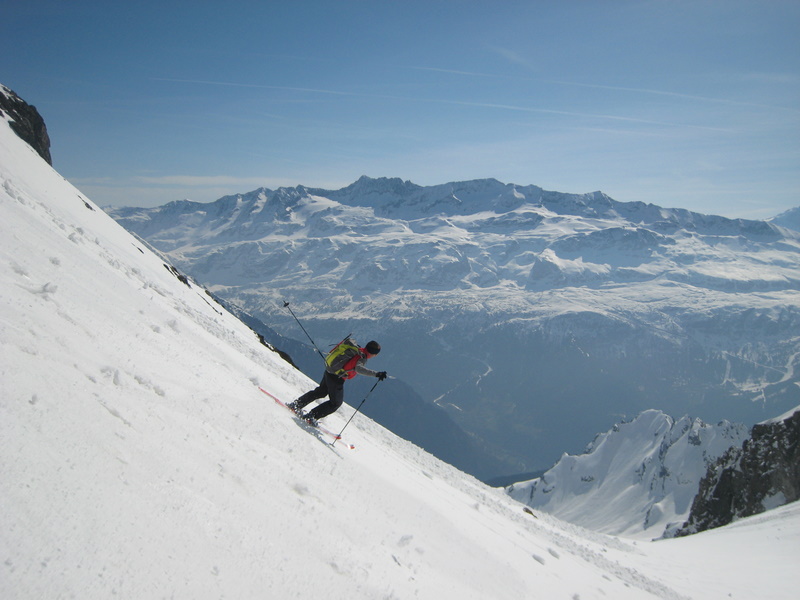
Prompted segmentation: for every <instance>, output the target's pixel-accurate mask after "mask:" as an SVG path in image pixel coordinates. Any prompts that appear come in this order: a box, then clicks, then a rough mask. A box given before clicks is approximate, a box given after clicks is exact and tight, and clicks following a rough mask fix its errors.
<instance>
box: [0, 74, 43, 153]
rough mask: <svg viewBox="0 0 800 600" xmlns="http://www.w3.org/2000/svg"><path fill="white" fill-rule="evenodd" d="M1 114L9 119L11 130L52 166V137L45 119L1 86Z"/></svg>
mask: <svg viewBox="0 0 800 600" xmlns="http://www.w3.org/2000/svg"><path fill="white" fill-rule="evenodd" d="M0 112H2V113H3V114H4V115H5V116H7V117H8V119H9V122H10V125H11V129H12V130H13V131H14V133H16V134H17V135H18V136H19V137H20V138H22V139H23V140H25V142H26V143H27V144H28V145H29V146H30V147H31V148H33V149H34V150H36V152H38V153H39V156H41V157H42V158H43V159H45V160H46V161H47V164H49V165H52V164H53V161H52V158H51V157H50V136H48V135H47V127H46V126H45V124H44V119H42V116H41V115H40V114H39V111H37V110H36V107H35V106H31V105H30V104H28V103H27V102H25V101H24V100H23V99H22V98H20V97H19V96H17V94H15V93H14V92H13V91H11V90H10V89H8V88H7V87H6V86H4V85H2V84H0Z"/></svg>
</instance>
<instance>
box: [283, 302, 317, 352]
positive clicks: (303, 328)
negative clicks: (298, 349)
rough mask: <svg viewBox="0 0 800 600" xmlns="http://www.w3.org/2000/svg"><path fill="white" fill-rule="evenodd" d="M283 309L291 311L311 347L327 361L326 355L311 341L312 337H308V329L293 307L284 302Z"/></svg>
mask: <svg viewBox="0 0 800 600" xmlns="http://www.w3.org/2000/svg"><path fill="white" fill-rule="evenodd" d="M283 307H284V308H288V309H289V312H290V313H292V316H293V317H294V320H295V321H297V324H298V325H300V329H302V330H303V333H305V334H306V337H307V338H308V339H309V340H310V341H311V345H312V346H314V350H316V351H317V354H319V355H320V356H321V357H322V360H325V355H324V354H322V352H320V351H319V348H317V345H316V344H315V343H314V340H312V339H311V336H310V335H308V332H307V331H306V328H305V327H303V324H302V323H301V322H300V319H298V318H297V315H296V314H294V311H293V310H292V307H291V306H289V303H288V302H286V301H284V302H283Z"/></svg>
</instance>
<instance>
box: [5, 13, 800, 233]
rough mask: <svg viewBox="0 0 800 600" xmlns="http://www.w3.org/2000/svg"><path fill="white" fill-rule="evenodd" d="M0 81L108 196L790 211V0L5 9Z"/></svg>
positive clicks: (797, 83)
mask: <svg viewBox="0 0 800 600" xmlns="http://www.w3.org/2000/svg"><path fill="white" fill-rule="evenodd" d="M2 12H3V16H2V20H0V83H3V84H4V85H6V86H8V87H10V88H11V89H13V90H14V91H16V92H17V93H18V94H20V95H21V96H22V97H23V98H24V99H26V100H27V101H28V102H29V103H31V104H34V105H36V107H37V108H38V109H39V110H40V112H41V113H42V114H43V116H44V117H45V120H46V122H47V125H48V129H49V132H50V135H51V138H52V153H53V161H54V166H55V167H56V168H57V169H58V170H59V171H60V172H61V173H62V174H63V175H64V176H65V177H67V179H69V180H70V181H71V182H72V183H74V184H75V185H76V186H77V187H78V188H80V189H81V190H82V191H84V192H85V193H86V194H87V195H88V196H89V197H90V198H92V199H93V200H95V201H96V202H98V203H100V204H102V205H107V204H114V205H149V206H152V205H158V204H163V203H166V202H168V201H171V200H175V199H181V198H189V199H192V200H197V201H201V202H206V201H211V200H214V199H216V198H219V197H220V196H222V195H225V194H231V193H238V192H246V191H249V190H252V189H255V188H257V187H260V186H266V187H269V188H273V189H274V188H277V187H280V186H283V185H291V186H294V185H299V184H302V185H306V186H313V187H323V188H329V189H338V188H340V187H343V186H345V185H348V184H349V183H352V182H353V181H355V180H356V179H357V178H358V177H360V176H361V175H369V176H371V177H384V176H385V177H400V178H402V179H408V180H411V181H413V182H414V183H417V184H420V185H433V184H438V183H445V182H448V181H460V180H467V179H476V178H484V177H493V178H496V179H499V180H500V181H503V182H506V183H516V184H520V185H527V184H535V185H538V186H541V187H543V188H545V189H548V190H557V191H561V192H590V191H594V190H602V191H604V192H606V193H607V194H609V195H610V196H612V197H613V198H615V199H617V200H621V201H636V200H638V201H644V202H652V203H654V204H658V205H661V206H666V207H680V208H688V209H691V210H696V211H700V212H704V213H712V214H721V215H725V216H730V217H746V218H767V217H770V216H774V215H775V214H778V213H779V212H782V211H784V210H787V209H789V208H792V207H795V206H800V42H798V41H797V32H798V31H799V30H800V2H797V1H796V0H791V1H779V0H775V1H773V0H757V1H749V0H748V1H745V0H741V1H740V0H720V1H710V0H709V1H704V0H694V1H682V0H670V1H665V0H648V1H642V0H618V1H615V0H608V1H600V0H598V1H588V0H585V1H571V0H564V1H559V2H556V1H535V0H530V1H527V2H503V1H499V0H494V1H485V2H484V1H479V0H475V1H439V0H427V1H424V2H417V1H415V0H406V1H395V2H389V1H384V2H379V1H367V0H362V1H342V2H319V1H318V2H308V1H304V0H294V1H291V2H290V1H285V2H283V1H282V2H277V1H262V2H238V1H236V0H231V1H229V2H211V1H208V2H205V1H202V0H195V1H194V2H184V1H181V0H174V1H173V0H162V1H160V2H149V1H137V2H107V1H103V2H88V1H87V2H83V1H80V0H73V1H71V2H66V1H55V0H53V1H49V2H48V1H41V2H40V1H37V0H24V1H23V0H10V1H9V0H5V2H4V6H3V9H2Z"/></svg>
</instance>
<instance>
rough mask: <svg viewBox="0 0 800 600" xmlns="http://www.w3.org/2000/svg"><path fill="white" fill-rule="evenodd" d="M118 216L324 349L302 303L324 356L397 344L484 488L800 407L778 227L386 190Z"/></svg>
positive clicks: (797, 282) (387, 185) (796, 322)
mask: <svg viewBox="0 0 800 600" xmlns="http://www.w3.org/2000/svg"><path fill="white" fill-rule="evenodd" d="M109 212H110V214H111V215H112V216H113V217H114V218H115V219H116V220H117V221H118V222H119V223H121V224H122V225H123V226H124V227H126V228H127V229H128V230H130V231H132V232H134V233H136V234H137V235H139V236H141V238H143V239H145V240H147V242H149V243H150V244H152V245H153V246H154V247H155V248H157V249H158V250H160V251H161V252H163V253H164V255H165V256H166V257H167V258H168V259H169V260H170V261H171V262H172V263H173V264H175V265H176V266H177V267H179V268H180V269H182V270H184V271H185V272H187V273H188V274H190V275H191V276H192V277H194V278H196V280H197V281H199V282H201V283H202V284H203V285H205V286H207V287H208V288H209V289H210V290H211V291H212V292H213V293H214V294H216V295H218V296H219V297H221V298H223V299H224V300H225V301H226V302H229V303H231V304H233V305H236V306H237V307H239V308H240V309H241V310H243V311H245V312H247V313H249V314H251V315H253V316H255V317H256V318H258V319H260V320H262V321H264V322H265V323H267V324H269V326H270V327H272V328H273V329H274V330H276V331H278V332H279V333H281V334H282V335H285V336H289V337H295V338H296V339H303V333H302V332H301V330H300V328H299V327H298V325H297V323H295V322H294V319H293V318H292V317H291V316H290V315H289V314H288V312H287V311H286V309H285V308H284V302H285V301H289V302H290V306H291V307H293V310H294V312H295V313H296V315H297V316H298V317H299V318H300V319H301V320H302V322H303V323H304V326H305V328H306V329H307V330H308V331H309V332H311V333H312V334H313V338H314V339H315V340H316V341H317V342H318V343H319V344H318V345H320V346H321V347H323V348H324V347H325V346H326V345H327V344H332V343H336V342H337V341H338V340H340V339H341V338H342V337H343V336H344V335H346V334H348V333H351V332H353V333H355V334H356V337H357V339H364V340H366V339H378V340H379V341H380V342H381V344H382V345H383V347H384V352H383V353H382V354H381V356H380V357H379V358H378V359H376V361H377V362H379V363H380V368H381V369H382V370H387V371H388V372H389V373H390V374H391V375H395V376H397V377H399V378H400V379H401V380H402V381H403V382H405V383H406V384H407V385H408V386H409V387H410V388H411V389H412V390H413V391H414V392H415V393H416V394H418V395H419V397H421V398H422V399H423V400H424V401H425V402H426V403H428V404H429V405H435V406H438V407H440V408H441V409H443V410H444V411H445V412H446V413H447V415H449V417H450V418H451V419H452V420H453V421H454V422H455V423H456V424H458V425H459V426H460V427H461V428H462V429H463V430H464V431H466V432H467V434H468V435H469V436H470V437H471V438H473V439H474V440H475V441H476V442H477V443H478V444H479V446H480V447H482V448H483V449H484V453H485V454H486V455H487V456H491V458H492V459H493V460H495V462H494V463H493V464H492V465H489V464H479V463H478V462H474V461H473V462H471V464H467V465H460V466H461V468H465V469H466V470H467V471H469V472H471V473H473V474H476V475H477V476H479V477H482V478H484V479H486V478H491V477H494V476H498V475H506V474H509V473H514V472H522V471H533V470H536V469H546V468H548V467H550V466H552V464H553V463H554V462H555V461H556V460H557V459H558V458H559V456H561V455H562V453H564V452H568V453H578V452H580V451H581V450H582V449H583V447H584V446H585V444H586V440H590V439H592V438H593V437H594V435H595V434H596V432H598V431H604V430H607V429H608V428H610V427H612V426H613V425H614V424H616V423H618V422H619V421H620V420H624V419H625V418H627V419H631V418H633V417H635V416H636V415H638V414H639V413H641V412H642V411H644V410H648V409H657V410H662V411H663V412H665V413H666V414H670V415H683V414H691V415H694V416H695V417H697V418H701V419H703V420H704V421H706V422H718V421H721V420H724V419H727V420H729V421H731V422H740V423H744V424H745V425H748V426H749V425H752V424H754V423H756V422H759V421H762V420H764V419H767V418H770V417H773V416H774V415H776V414H780V413H782V412H785V411H787V410H789V409H790V408H793V407H794V406H796V405H798V404H800V386H798V383H799V382H800V375H799V374H800V369H797V366H798V357H800V335H799V332H800V233H798V232H797V231H794V230H792V229H789V228H786V227H782V226H780V225H777V224H775V223H772V222H767V221H753V220H744V219H729V218H725V217H720V216H713V215H704V214H699V213H696V212H691V211H688V210H684V209H674V208H663V207H659V206H655V205H652V204H644V203H641V202H618V201H615V200H613V199H612V198H610V197H608V196H607V195H605V194H603V193H601V192H593V193H588V194H568V193H559V192H551V191H545V190H543V189H541V188H539V187H536V186H530V185H529V186H519V185H514V184H505V183H501V182H499V181H496V180H492V179H486V180H476V181H465V182H454V183H448V184H443V185H437V186H428V187H423V186H418V185H415V184H413V183H411V182H408V181H402V180H400V179H396V178H395V179H391V178H380V179H371V178H368V177H362V178H361V179H359V180H358V181H356V182H355V183H353V184H352V185H350V186H347V187H345V188H342V189H339V190H320V189H311V188H306V187H303V186H298V187H295V188H281V189H278V190H274V191H273V190H268V189H263V188H262V189H258V190H254V191H252V192H249V193H246V194H239V195H233V196H227V197H224V198H221V199H219V200H217V201H216V202H212V203H208V204H203V203H195V202H190V201H176V202H171V203H169V204H166V205H164V206H161V207H156V208H116V209H109ZM301 367H302V368H304V369H306V372H307V373H308V374H309V375H310V376H312V377H314V378H317V377H318V376H319V373H318V371H319V370H320V366H319V363H318V362H316V363H311V364H306V365H302V364H301ZM376 368H377V367H376ZM391 402H392V403H400V405H399V406H398V407H397V408H396V409H395V412H397V413H398V415H397V416H398V417H399V420H400V421H403V414H402V413H403V405H402V402H403V400H402V397H398V398H394V397H393V398H392V400H391ZM376 403H377V399H376ZM418 418H419V415H418V414H417V413H414V414H413V415H412V414H409V415H408V419H406V421H412V420H416V421H418ZM451 450H452V449H451ZM496 461H501V466H499V467H498V466H496V465H497V463H496ZM501 470H502V472H501Z"/></svg>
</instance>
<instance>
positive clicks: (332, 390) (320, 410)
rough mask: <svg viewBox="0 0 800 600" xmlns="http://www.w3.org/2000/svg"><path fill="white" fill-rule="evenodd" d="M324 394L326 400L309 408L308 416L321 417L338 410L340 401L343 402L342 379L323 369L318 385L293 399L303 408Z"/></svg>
mask: <svg viewBox="0 0 800 600" xmlns="http://www.w3.org/2000/svg"><path fill="white" fill-rule="evenodd" d="M325 396H328V398H329V399H328V401H327V402H323V403H322V404H320V405H319V406H317V407H316V408H314V409H312V410H310V411H309V412H308V416H310V417H312V418H314V419H322V418H323V417H327V416H328V415H330V414H332V413H335V412H336V411H337V410H339V407H340V406H341V405H342V402H344V379H342V378H341V377H337V376H336V375H333V374H331V373H328V372H327V371H325V373H324V374H323V375H322V380H321V381H320V382H319V386H318V387H316V388H315V389H313V390H311V391H310V392H306V393H305V394H303V395H302V396H300V397H299V398H298V399H297V400H295V404H296V405H297V406H298V407H300V408H303V407H304V406H306V405H307V404H311V403H312V402H313V401H314V400H319V399H320V398H324V397H325Z"/></svg>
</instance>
